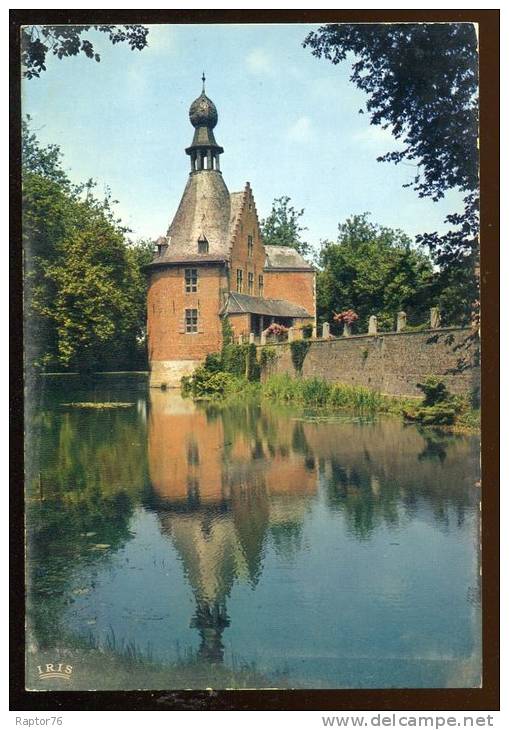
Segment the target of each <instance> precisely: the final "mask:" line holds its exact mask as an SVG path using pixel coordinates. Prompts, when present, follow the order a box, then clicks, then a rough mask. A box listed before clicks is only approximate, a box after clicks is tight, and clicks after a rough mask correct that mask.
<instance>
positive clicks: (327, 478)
mask: <svg viewBox="0 0 509 730" xmlns="http://www.w3.org/2000/svg"><path fill="white" fill-rule="evenodd" d="M37 393H38V396H37V399H38V403H37V407H36V408H35V409H34V411H33V412H32V413H30V414H28V418H27V427H28V428H29V429H31V434H32V436H31V441H30V453H31V454H32V458H31V459H30V460H29V472H30V473H29V479H28V480H27V481H28V487H27V498H28V501H27V524H28V531H27V536H28V556H29V560H28V592H29V606H28V608H29V611H28V615H29V619H28V620H29V634H28V645H29V655H32V662H35V663H37V661H38V656H39V655H41V656H42V655H43V654H44V656H49V655H51V652H52V651H56V649H55V648H57V649H58V651H62V650H63V651H64V653H65V650H66V649H67V648H68V649H69V651H71V650H72V652H73V656H74V657H76V656H78V657H79V651H80V647H82V646H83V647H94V649H96V650H100V651H103V652H108V653H109V654H112V653H113V654H115V653H117V654H118V655H119V656H120V657H121V658H122V657H124V658H125V657H126V656H131V657H132V655H133V653H134V654H136V655H137V656H140V657H145V660H146V661H150V662H152V663H156V664H158V665H161V666H165V665H168V666H169V665H175V664H178V663H187V665H188V667H191V669H190V671H191V674H192V667H193V666H195V665H196V666H203V665H204V664H205V665H208V666H209V668H210V669H211V672H212V675H213V676H214V672H217V677H218V679H217V685H215V686H231V685H224V684H223V685H222V684H221V682H222V681H223V680H221V678H220V677H221V676H223V675H222V674H221V672H220V669H221V671H222V669H223V668H227V669H229V670H231V671H232V673H235V672H236V671H237V670H238V669H239V668H242V667H250V668H251V670H252V672H253V676H256V677H258V678H259V679H258V680H256V681H257V682H258V684H257V685H256V686H266V687H278V686H284V687H310V688H335V687H347V688H386V687H475V686H479V684H480V676H481V643H480V632H481V627H480V621H481V619H480V577H479V566H480V557H479V550H478V545H479V520H480V516H479V499H480V490H479V488H478V486H476V484H475V482H476V481H477V480H478V479H479V439H478V437H477V436H465V435H463V436H456V435H451V434H440V433H439V432H436V431H423V430H421V431H420V430H418V429H417V428H416V427H415V426H405V425H404V424H402V423H401V422H400V420H399V419H396V418H390V417H386V418H375V419H371V420H370V419H362V418H359V417H356V416H352V415H351V414H341V413H339V414H335V415H333V416H332V415H331V416H324V415H323V414H319V413H318V412H313V411H310V410H306V411H302V410H296V409H290V408H286V407H282V406H276V405H273V404H271V403H267V402H265V401H262V402H261V403H260V402H249V403H241V404H236V405H229V406H225V407H220V406H217V405H211V404H208V405H206V404H195V403H193V402H192V401H191V400H188V399H182V398H181V396H180V395H179V394H178V393H177V392H175V391H166V392H163V391H161V390H157V389H152V390H150V391H149V390H148V388H147V387H146V382H145V381H144V380H143V379H141V378H140V379H138V381H136V379H129V380H128V381H124V380H122V379H121V378H120V377H118V378H114V377H112V378H110V379H108V380H107V381H103V382H102V383H101V384H96V385H95V386H85V385H81V384H80V383H79V381H78V380H77V379H73V378H67V377H61V378H55V379H53V380H50V379H47V380H46V381H45V383H44V385H43V386H41V388H40V389H39V390H38V391H37ZM83 402H88V403H93V402H97V403H105V402H108V403H111V402H119V403H122V404H124V405H123V407H118V408H104V409H102V408H80V407H75V406H72V405H69V404H73V403H74V404H76V403H83ZM37 455H38V456H37ZM74 668H75V673H76V675H77V676H78V675H79V669H80V667H79V661H74ZM123 676H124V678H123V679H122V680H120V679H119V682H121V686H119V687H118V688H119V689H134V688H140V684H139V683H140V679H139V676H135V675H134V674H133V676H132V679H129V678H127V679H126V678H125V676H127V677H129V675H128V674H127V675H123ZM81 681H82V682H83V681H84V680H83V678H82V679H81ZM89 681H90V686H89V688H90V689H93V688H97V689H101V688H102V687H101V684H100V678H99V680H97V679H94V678H90V680H89ZM182 682H183V684H181V685H178V686H182V687H186V686H200V682H199V680H198V679H197V680H196V682H195V683H193V682H192V681H191V683H190V681H189V675H188V678H187V680H186V681H185V682H184V680H182ZM27 684H28V686H29V687H30V686H31V687H32V688H34V687H37V688H39V687H38V685H36V681H35V680H34V679H33V677H30V676H28V679H27ZM80 686H81V687H82V686H83V684H81V685H80ZM204 686H211V685H210V684H207V685H204ZM47 688H49V687H47ZM65 688H66V689H73V686H72V683H71V682H70V683H69V684H68V686H67V687H65ZM170 688H172V684H171V680H168V689H170Z"/></svg>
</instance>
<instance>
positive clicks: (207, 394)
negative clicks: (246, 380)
mask: <svg viewBox="0 0 509 730" xmlns="http://www.w3.org/2000/svg"><path fill="white" fill-rule="evenodd" d="M242 387H243V381H242V380H241V379H240V378H236V377H235V376H234V375H232V374H231V373H224V372H211V371H210V370H207V369H206V368H205V367H200V368H197V369H196V370H195V371H194V373H193V374H192V375H190V376H186V377H184V378H182V391H183V393H184V394H185V395H192V396H193V398H197V399H200V398H205V399H210V398H212V399H213V398H224V397H225V396H227V395H231V394H232V393H235V392H239V391H240V390H242Z"/></svg>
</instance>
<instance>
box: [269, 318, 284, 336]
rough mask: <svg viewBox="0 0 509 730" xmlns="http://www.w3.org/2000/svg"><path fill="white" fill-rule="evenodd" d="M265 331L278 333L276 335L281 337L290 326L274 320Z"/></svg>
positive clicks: (273, 333) (270, 333)
mask: <svg viewBox="0 0 509 730" xmlns="http://www.w3.org/2000/svg"><path fill="white" fill-rule="evenodd" d="M265 332H266V333H267V334H268V335H276V337H279V336H280V335H285V334H286V333H287V332H288V327H285V326H284V324H278V323H277V322H273V323H272V324H271V325H269V326H268V327H267V329H266V330H265Z"/></svg>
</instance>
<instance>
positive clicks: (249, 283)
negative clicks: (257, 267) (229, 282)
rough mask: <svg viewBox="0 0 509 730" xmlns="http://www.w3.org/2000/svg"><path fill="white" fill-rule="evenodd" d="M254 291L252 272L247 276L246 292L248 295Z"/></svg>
mask: <svg viewBox="0 0 509 730" xmlns="http://www.w3.org/2000/svg"><path fill="white" fill-rule="evenodd" d="M253 289H254V274H253V272H252V271H250V272H249V274H248V275H247V291H248V293H249V294H252V293H253Z"/></svg>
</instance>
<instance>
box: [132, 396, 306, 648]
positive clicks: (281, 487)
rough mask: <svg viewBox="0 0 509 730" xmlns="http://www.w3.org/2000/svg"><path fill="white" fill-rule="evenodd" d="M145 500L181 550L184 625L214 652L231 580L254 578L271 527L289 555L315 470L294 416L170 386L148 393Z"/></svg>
mask: <svg viewBox="0 0 509 730" xmlns="http://www.w3.org/2000/svg"><path fill="white" fill-rule="evenodd" d="M148 462H149V472H150V479H151V483H152V489H153V492H152V494H151V495H150V498H149V499H148V500H147V501H146V505H147V507H148V508H149V509H153V510H155V511H156V513H157V515H158V518H159V521H160V525H161V531H162V533H163V534H164V535H166V536H168V537H169V538H170V539H171V541H172V543H173V545H174V547H175V549H176V550H177V552H178V554H179V556H180V559H181V560H182V564H183V568H184V572H185V575H186V578H187V580H188V581H189V584H190V585H191V587H192V590H193V594H194V597H195V600H196V612H195V614H194V616H193V618H192V620H191V626H192V627H194V628H196V629H198V631H199V634H200V638H201V644H200V649H199V653H200V655H201V656H202V657H204V658H207V659H210V660H213V661H221V660H222V659H223V652H224V647H223V644H222V634H223V631H224V629H225V628H226V627H228V626H229V625H230V619H229V617H228V614H227V608H226V600H227V598H228V596H229V595H230V593H231V590H232V587H233V584H234V582H235V581H240V582H247V583H248V584H250V585H251V586H252V587H254V586H256V584H257V582H258V580H259V578H260V575H261V573H262V570H263V559H264V552H265V545H266V542H267V539H268V536H269V534H270V535H271V537H272V539H273V540H274V542H275V544H276V546H277V550H278V552H279V553H280V554H281V555H283V556H285V557H286V558H290V557H291V556H292V555H293V554H294V553H295V551H296V550H297V549H298V546H299V534H300V530H301V525H302V522H303V520H304V517H305V514H306V512H307V510H308V509H309V503H310V500H311V499H312V498H313V497H314V496H315V495H316V491H317V473H316V469H315V464H314V460H313V459H312V457H310V454H309V449H308V448H307V446H306V445H305V437H304V433H303V429H302V425H301V424H299V423H293V422H292V421H290V420H287V421H283V422H280V423H278V422H277V419H276V418H275V416H274V415H273V414H271V413H270V411H266V410H261V409H260V406H259V405H252V404H251V405H248V406H237V407H232V408H228V409H218V408H217V407H214V406H208V407H201V408H198V407H197V406H196V405H195V404H194V403H193V402H192V401H189V400H182V399H181V398H180V397H179V396H176V395H175V394H171V393H170V394H168V393H165V392H161V391H154V392H151V394H150V414H149V421H148Z"/></svg>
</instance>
